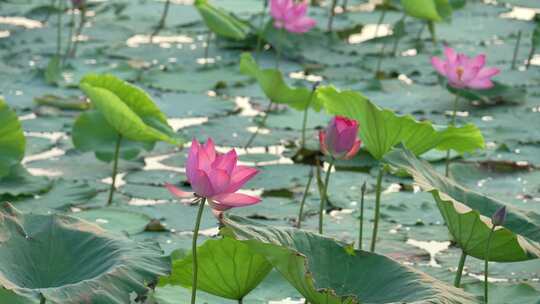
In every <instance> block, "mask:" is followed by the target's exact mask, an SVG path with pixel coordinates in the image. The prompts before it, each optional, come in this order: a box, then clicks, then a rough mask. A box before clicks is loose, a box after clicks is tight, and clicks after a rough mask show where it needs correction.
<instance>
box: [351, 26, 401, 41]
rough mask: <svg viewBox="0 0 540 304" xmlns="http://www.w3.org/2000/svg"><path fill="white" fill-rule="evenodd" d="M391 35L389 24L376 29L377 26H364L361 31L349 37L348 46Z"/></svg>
mask: <svg viewBox="0 0 540 304" xmlns="http://www.w3.org/2000/svg"><path fill="white" fill-rule="evenodd" d="M389 35H392V29H391V26H390V24H381V25H379V27H378V29H377V24H366V25H365V26H364V27H362V31H361V32H360V33H358V34H352V35H350V36H349V43H350V44H359V43H362V42H364V41H367V40H370V39H373V38H377V37H385V36H389Z"/></svg>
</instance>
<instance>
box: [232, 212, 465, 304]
mask: <svg viewBox="0 0 540 304" xmlns="http://www.w3.org/2000/svg"><path fill="white" fill-rule="evenodd" d="M225 224H226V226H227V227H229V228H230V229H232V231H233V233H234V234H235V235H236V237H237V238H238V239H240V240H246V241H245V243H246V244H248V245H249V246H250V248H252V249H253V250H254V251H256V252H258V253H260V254H262V255H264V256H265V257H266V258H267V259H268V261H269V262H270V263H271V264H272V265H273V266H274V267H275V268H276V269H277V270H278V271H279V272H280V273H281V274H282V275H283V276H284V277H285V278H286V279H287V280H288V281H289V283H291V284H292V285H293V286H294V287H295V288H296V289H298V291H299V292H300V293H301V294H302V295H303V296H304V297H306V299H307V300H308V302H309V303H313V304H330V303H332V304H334V303H336V304H337V303H441V304H442V303H445V304H449V303H455V304H458V303H460V304H464V303H475V301H474V298H473V297H472V296H470V295H468V294H467V293H465V292H463V291H461V290H459V289H456V288H454V287H451V286H448V285H445V284H444V283H443V282H440V281H438V280H436V279H434V278H432V277H430V276H428V275H426V274H424V273H421V272H419V271H416V270H414V269H412V268H410V267H407V266H403V265H401V264H400V263H398V262H396V261H394V260H392V259H390V258H387V257H385V256H382V255H378V254H374V253H368V252H364V251H357V250H354V249H352V248H350V247H348V246H344V245H342V244H339V243H337V242H336V241H335V240H333V239H330V238H326V237H323V236H320V235H317V234H314V233H310V232H306V231H302V230H297V229H291V228H283V229H278V228H273V227H270V226H260V225H257V224H253V223H252V222H249V221H247V220H244V219H243V218H240V217H233V216H231V217H230V218H228V219H226V220H225Z"/></svg>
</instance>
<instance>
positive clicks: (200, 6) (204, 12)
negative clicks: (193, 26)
mask: <svg viewBox="0 0 540 304" xmlns="http://www.w3.org/2000/svg"><path fill="white" fill-rule="evenodd" d="M195 7H196V8H197V10H198V11H199V13H200V14H201V17H202V18H203V20H204V23H206V26H208V28H209V29H210V30H211V31H212V32H214V33H216V34H217V35H220V36H223V37H225V38H231V39H236V40H244V39H245V38H246V35H247V33H248V32H249V27H248V26H247V25H246V24H244V23H243V22H242V21H240V20H238V18H236V17H235V16H233V15H231V14H230V13H228V12H227V11H225V10H223V9H221V8H218V7H215V6H213V5H211V4H210V3H208V1H207V0H196V1H195Z"/></svg>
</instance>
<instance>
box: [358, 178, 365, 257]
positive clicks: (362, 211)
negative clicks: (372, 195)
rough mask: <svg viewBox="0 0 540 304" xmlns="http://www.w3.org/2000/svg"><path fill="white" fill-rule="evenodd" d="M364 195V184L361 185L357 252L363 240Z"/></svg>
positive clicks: (360, 248)
mask: <svg viewBox="0 0 540 304" xmlns="http://www.w3.org/2000/svg"><path fill="white" fill-rule="evenodd" d="M365 195H366V182H364V184H362V192H361V196H360V221H359V227H358V250H362V241H363V240H364V197H365Z"/></svg>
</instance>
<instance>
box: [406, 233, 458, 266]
mask: <svg viewBox="0 0 540 304" xmlns="http://www.w3.org/2000/svg"><path fill="white" fill-rule="evenodd" d="M407 244H409V245H412V246H414V247H418V248H420V249H423V250H425V251H427V252H428V253H429V263H428V265H429V266H431V267H441V265H440V264H439V263H437V260H436V259H435V256H436V255H437V254H438V253H441V252H443V251H445V250H446V249H448V247H449V246H450V242H448V241H445V242H438V241H429V242H426V241H417V240H413V239H408V240H407Z"/></svg>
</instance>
